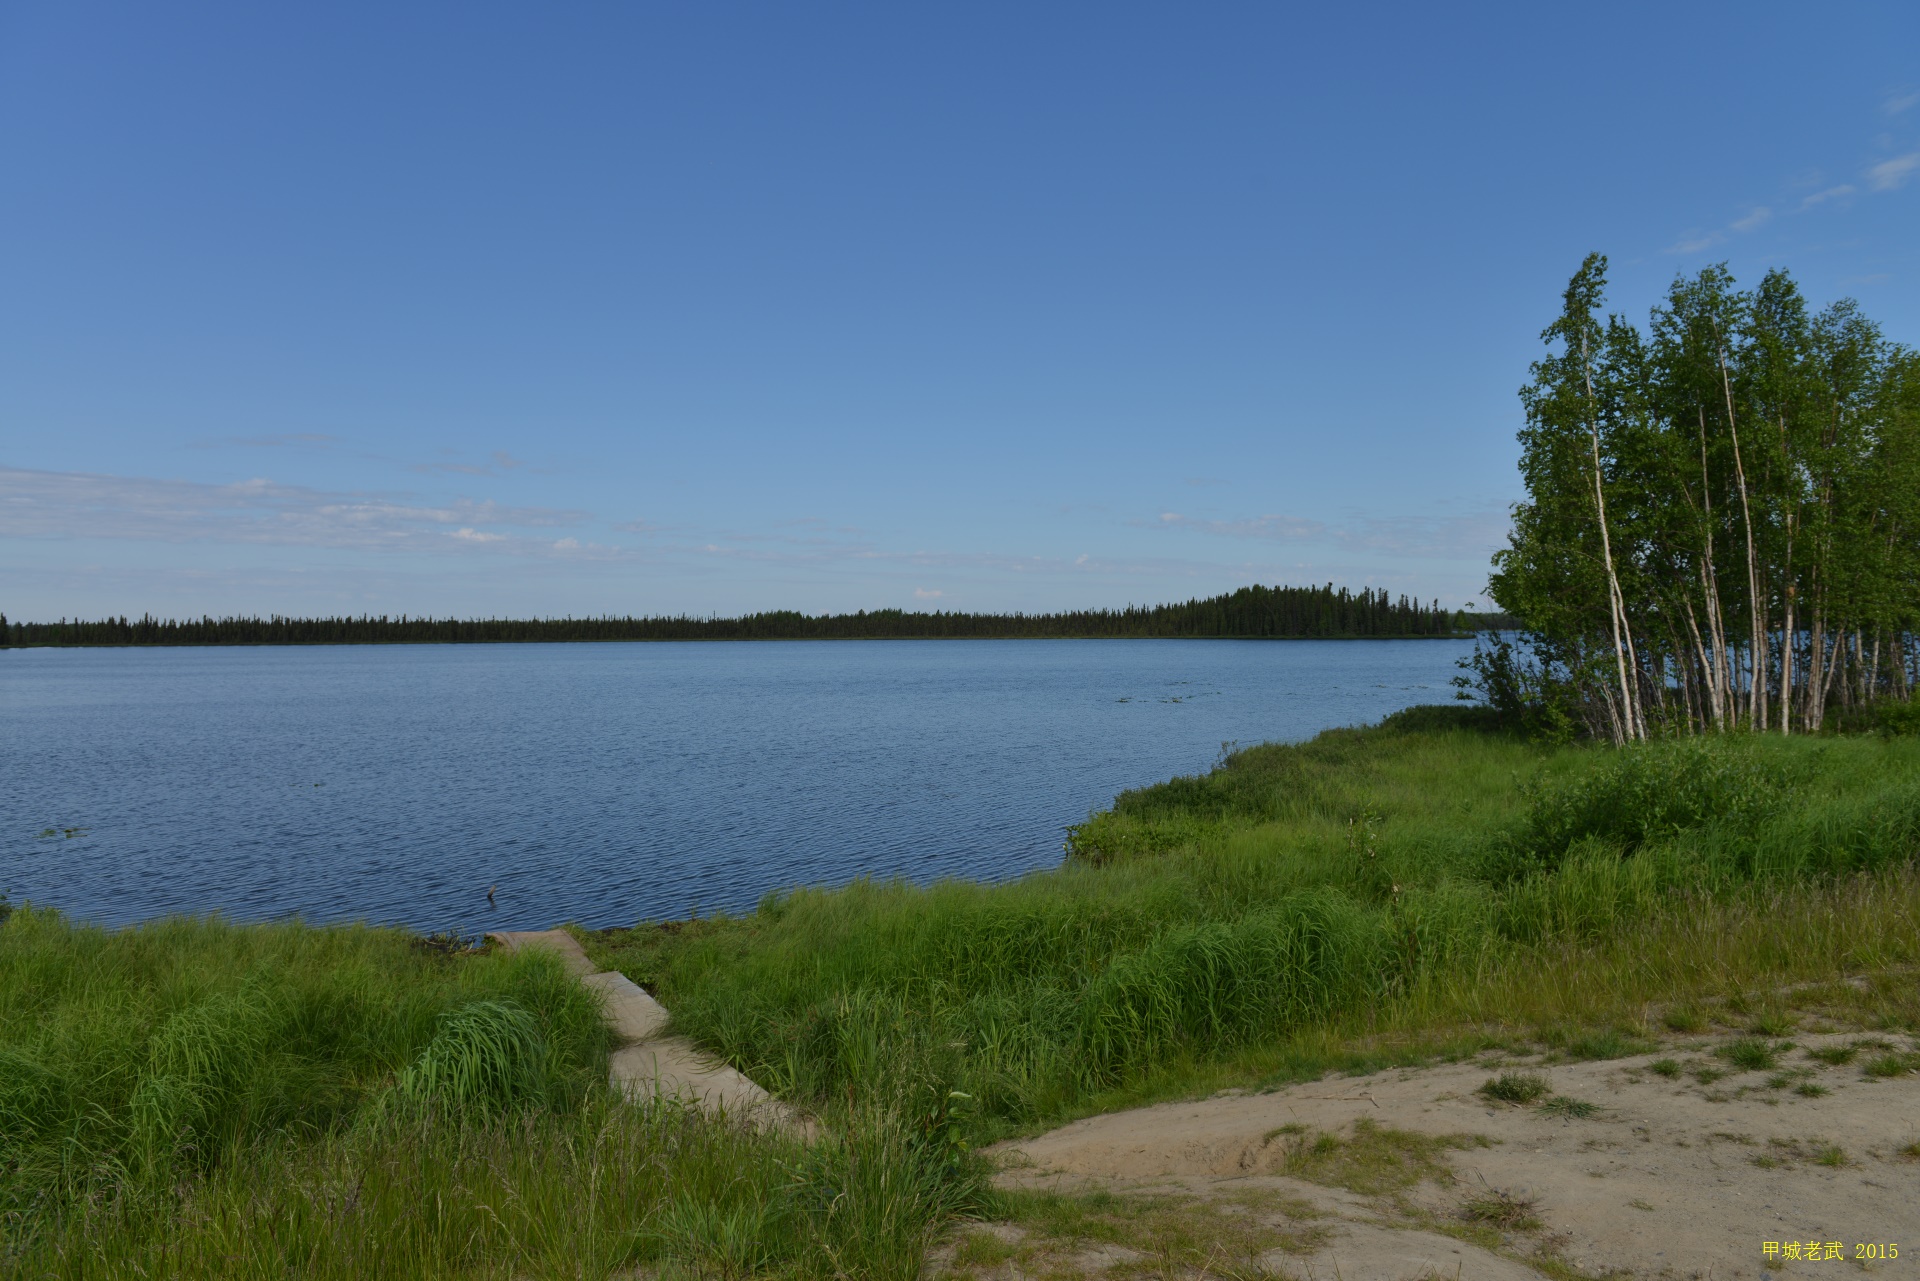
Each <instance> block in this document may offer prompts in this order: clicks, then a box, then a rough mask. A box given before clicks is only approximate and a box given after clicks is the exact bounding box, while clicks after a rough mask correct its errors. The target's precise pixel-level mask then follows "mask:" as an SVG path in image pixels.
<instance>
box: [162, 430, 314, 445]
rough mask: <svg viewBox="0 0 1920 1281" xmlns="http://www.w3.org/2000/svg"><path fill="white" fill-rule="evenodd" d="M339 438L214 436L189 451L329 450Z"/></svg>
mask: <svg viewBox="0 0 1920 1281" xmlns="http://www.w3.org/2000/svg"><path fill="white" fill-rule="evenodd" d="M340 443H341V441H340V438H339V437H338V436H328V435H325V434H324V433H321V432H312V431H296V432H285V433H282V434H280V435H277V436H212V437H209V438H207V439H205V440H196V441H193V442H192V443H191V444H189V445H188V448H189V449H300V448H305V449H329V448H331V447H333V446H334V445H338V444H340Z"/></svg>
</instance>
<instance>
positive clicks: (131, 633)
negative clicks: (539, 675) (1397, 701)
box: [0, 583, 1510, 646]
mask: <svg viewBox="0 0 1920 1281" xmlns="http://www.w3.org/2000/svg"><path fill="white" fill-rule="evenodd" d="M1506 621H1510V620H1504V619H1502V618H1500V617H1499V616H1482V615H1474V614H1465V613H1460V612H1457V611H1454V610H1448V609H1442V608H1441V607H1440V603H1439V602H1438V601H1433V602H1430V603H1422V602H1420V601H1417V600H1410V599H1408V598H1407V597H1405V596H1401V597H1398V598H1397V599H1396V598H1393V597H1390V596H1389V595H1388V594H1387V593H1386V592H1385V591H1375V590H1371V589H1366V588H1363V589H1361V590H1360V591H1358V592H1354V591H1349V590H1348V589H1346V588H1344V587H1341V588H1336V587H1334V586H1333V585H1332V584H1330V583H1329V584H1327V585H1326V586H1323V587H1260V586H1253V587H1242V588H1241V589H1239V590H1238V591H1235V592H1229V593H1227V594H1225V595H1222V596H1214V597H1210V598H1208V599H1206V600H1189V601H1186V602H1184V603H1181V604H1173V605H1151V606H1140V605H1130V606H1128V607H1127V608H1125V609H1093V610H1076V611H1071V612H1066V613H1059V614H966V613H957V612H947V611H937V612H933V613H917V612H915V613H909V612H907V611H904V610H898V609H880V610H862V611H860V612H858V613H853V614H824V615H810V614H802V613H799V612H797V611H794V610H775V611H770V612H767V613H760V614H747V615H744V616H742V617H739V618H692V617H687V616H684V615H683V616H679V617H632V616H624V617H600V618H544V619H511V618H488V619H458V618H415V617H410V616H407V615H400V616H398V617H389V616H386V615H380V616H372V615H363V616H361V617H358V618H348V617H341V618H283V617H279V616H274V617H269V618H199V619H164V620H162V619H155V618H137V619H128V618H105V619H98V620H78V619H76V620H72V621H69V620H65V619H62V620H61V621H59V622H52V623H18V622H14V623H9V622H8V621H7V620H6V616H5V615H0V644H6V645H13V646H22V645H395V644H474V643H486V642H515V641H520V642H524V641H655V640H657V641H679V640H946V639H954V640H958V639H988V638H994V639H1018V638H1032V639H1042V638H1061V639H1066V638H1075V637H1080V638H1097V637H1113V638H1125V637H1220V638H1244V639H1281V638H1307V637H1320V638H1338V637H1353V638H1361V637H1374V638H1387V637H1419V636H1453V635H1458V634H1459V633H1460V632H1462V631H1471V630H1474V629H1476V628H1481V627H1488V626H1495V627H1497V626H1500V625H1502V623H1503V622H1506Z"/></svg>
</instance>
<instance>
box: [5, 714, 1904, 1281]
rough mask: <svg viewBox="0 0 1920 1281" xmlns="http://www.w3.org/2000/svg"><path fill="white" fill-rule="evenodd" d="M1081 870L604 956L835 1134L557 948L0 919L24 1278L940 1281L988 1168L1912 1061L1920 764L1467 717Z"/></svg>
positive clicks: (1841, 752) (780, 914)
mask: <svg viewBox="0 0 1920 1281" xmlns="http://www.w3.org/2000/svg"><path fill="white" fill-rule="evenodd" d="M1069 844H1070V853H1069V856H1068V858H1067V859H1066V861H1065V862H1064V864H1063V865H1062V866H1061V867H1060V868H1058V869H1056V870H1053V871H1049V872H1045V873H1040V874H1035V875H1032V876H1028V877H1025V878H1023V879H1020V880H1018V881H1014V882H1011V883H1008V884H1003V885H993V886H986V885H978V884H970V883H959V882H947V883H941V884H938V885H934V886H931V887H927V888H914V887H911V886H907V885H902V884H886V883H876V882H863V883H858V884H855V885H852V886H849V887H847V888H845V889H841V890H835V891H800V892H796V893H792V894H786V895H780V896H775V897H771V898H769V899H768V900H767V901H766V902H764V903H763V904H762V905H761V906H760V908H759V910H757V911H755V912H754V913H752V914H749V915H746V916H742V917H735V918H727V917H721V918H711V919H705V920H699V921H692V922H678V923H669V924H650V925H644V926H641V927H638V928H635V929H633V930H620V931H608V932H604V933H599V934H594V935H589V936H586V937H587V941H588V944H589V950H590V951H592V952H593V953H594V954H595V955H596V958H597V959H598V960H599V961H600V962H601V963H602V964H603V965H609V966H612V967H614V968H620V969H623V970H624V971H625V972H627V973H628V974H629V975H630V976H632V977H633V978H635V979H637V980H639V981H640V982H642V983H643V984H645V985H646V986H648V987H650V988H652V989H653V990H654V991H655V992H656V993H657V994H658V995H660V996H661V997H662V999H663V1000H665V1002H666V1003H667V1005H668V1006H669V1008H671V1009H672V1010H673V1011H674V1016H675V1019H676V1022H677V1023H678V1024H679V1026H680V1027H681V1029H682V1030H685V1031H688V1032H690V1033H692V1034H693V1035H695V1036H696V1037H698V1038H700V1039H701V1040H702V1041H704V1042H705V1043H706V1044H708V1045H709V1046H711V1047H713V1048H716V1049H718V1050H720V1051H721V1052H723V1053H724V1054H726V1055H727V1056H728V1057H730V1058H731V1059H732V1060H733V1061H734V1062H735V1063H736V1064H738V1065H739V1066H741V1067H742V1068H744V1069H745V1070H746V1071H747V1072H748V1073H749V1074H751V1075H753V1076H754V1077H755V1078H756V1079H757V1080H759V1081H761V1082H762V1083H764V1084H766V1085H768V1086H770V1087H772V1088H774V1089H775V1090H777V1091H779V1092H782V1093H784V1094H786V1095H788V1096H789V1097H792V1098H794V1099H796V1100H798V1101H801V1102H803V1103H806V1104H807V1105H809V1106H810V1107H812V1108H813V1109H814V1110H815V1112H816V1114H817V1115H818V1116H819V1117H820V1119H821V1121H822V1123H823V1124H822V1131H823V1137H822V1138H821V1139H819V1140H818V1141H816V1142H812V1143H805V1144H803V1143H801V1142H798V1141H796V1140H794V1139H791V1138H786V1137H781V1136H779V1135H776V1134H766V1133H757V1132H755V1131H753V1130H751V1129H747V1128H744V1127H741V1126H739V1125H736V1124H734V1123H731V1122H729V1121H726V1120H724V1119H723V1120H715V1119H712V1118H708V1117H704V1116H702V1115H700V1114H698V1113H692V1112H686V1111H683V1110H680V1109H677V1108H675V1107H671V1106H647V1107H634V1106H630V1105H628V1104H627V1103H625V1102H623V1101H621V1100H619V1099H616V1098H612V1097H609V1095H608V1093H607V1091H606V1088H605V1085H604V1081H605V1074H606V1053H607V1048H608V1047H607V1044H606V1033H605V1031H604V1028H603V1026H602V1024H601V1022H600V1020H599V1016H598V1010H597V1008H596V1007H595V1006H594V1004H593V1002H592V1001H591V999H590V998H589V997H588V996H587V994H586V992H585V991H584V990H583V989H582V988H581V987H580V986H579V985H577V984H575V983H573V982H571V981H570V980H568V979H567V978H566V976H565V975H564V974H563V973H562V972H561V971H560V969H559V968H558V967H557V966H556V965H554V964H553V963H552V962H551V961H549V960H548V959H547V958H545V957H543V956H542V955H539V954H533V955H520V956H500V955H487V954H476V953H473V952H470V951H466V950H462V949H457V948H455V949H448V948H442V947H435V946H431V945H429V943H428V941H426V940H420V939H416V938H413V937H411V936H408V935H405V934H403V933H399V932H395V931H385V930H373V929H364V928H326V929H318V928H310V927H306V926H302V925H299V924H297V923H291V924H276V925H263V926H245V927H242V926H235V925H230V924H227V923H224V922H221V921H219V920H217V919H216V920H200V921H188V920H172V921H163V922H156V923H154V924H151V925H147V926H143V927H140V928H137V929H131V930H120V931H102V930H95V929H88V928H83V927H77V926H75V925H73V924H72V923H70V922H68V921H66V920H65V919H63V918H61V917H60V916H59V915H58V914H56V913H52V912H47V911H44V910H40V909H24V910H20V911H16V912H14V913H13V914H12V916H11V918H10V919H7V920H5V921H4V923H0V1273H5V1274H7V1275H14V1274H18V1275H22V1276H49V1277H81V1276H129V1277H131V1276H141V1277H161V1276H178V1277H203V1276H230V1277H250V1276H259V1275H264V1274H275V1275H287V1274H297V1275H302V1276H320V1277H327V1276H339V1277H347V1276H436V1277H437V1276H476V1277H500V1278H507V1277H549V1276H554V1277H558V1276H568V1277H593V1278H601V1277H606V1276H608V1275H611V1274H616V1273H618V1272H621V1271H623V1270H630V1269H634V1268H644V1269H665V1270H667V1271H669V1272H672V1273H674V1274H676V1275H680V1274H691V1275H696V1276H702V1277H742V1276H746V1275H753V1274H779V1275H789V1276H795V1277H806V1278H826V1277H837V1276H857V1277H911V1276H913V1275H915V1273H916V1272H917V1270H918V1267H919V1261H920V1259H921V1257H922V1254H923V1250H924V1247H925V1246H926V1244H927V1242H928V1241H929V1240H930V1239H931V1237H932V1235H933V1234H935V1233H937V1232H938V1231H939V1229H940V1228H941V1226H942V1225H943V1224H944V1223H946V1222H949V1221H951V1219H952V1218H953V1217H954V1216H955V1215H957V1214H962V1213H967V1212H974V1211H979V1210H982V1209H984V1208H988V1207H990V1205H991V1199H990V1197H989V1196H988V1195H987V1194H986V1193H985V1191H984V1190H983V1185H982V1182H981V1168H980V1165H979V1163H978V1162H977V1160H976V1159H975V1158H974V1157H972V1156H971V1155H970V1152H969V1149H970V1147H971V1146H974V1145H977V1144H979V1143H980V1142H983V1141H986V1140H990V1139H992V1138H995V1137H998V1136H1001V1135H1004V1134H1008V1133H1012V1132H1016V1131H1021V1130H1033V1129H1038V1128H1041V1127H1044V1126H1045V1125H1048V1124H1050V1123H1052V1122H1055V1121H1059V1120H1062V1119H1065V1118H1068V1117H1071V1116H1075V1115H1080V1114H1084V1113H1087V1112H1091V1111H1097V1110H1101V1109H1104V1108H1108V1107H1113V1106H1119V1105H1123V1104H1126V1103H1129V1102H1134V1101H1139V1100H1145V1099H1150V1098H1157V1097H1167V1096H1172V1095H1181V1094H1193V1093H1196V1092H1204V1091H1206V1090H1208V1089H1210V1088H1213V1087H1215V1086H1220V1085H1226V1084H1238V1085H1246V1084H1260V1083H1264V1082H1274V1081H1281V1080H1289V1079H1299V1078H1302V1077H1309V1076H1314V1075H1317V1074H1319V1073H1321V1072H1323V1071H1326V1070H1328V1069H1329V1068H1334V1069H1362V1068H1372V1067H1377V1066H1381V1065H1383V1064H1387V1063H1393V1062H1411V1061H1417V1060H1420V1059H1424V1058H1430V1057H1434V1056H1440V1055H1448V1054H1455V1053H1465V1052H1471V1051H1474V1050H1478V1049H1480V1048H1483V1047H1485V1046H1488V1045H1493V1044H1503V1045H1518V1044H1520V1043H1523V1042H1524V1043H1526V1044H1528V1045H1531V1046H1535V1047H1538V1046H1540V1045H1543V1044H1544V1045H1546V1046H1549V1047H1553V1048H1555V1049H1557V1050H1558V1051H1559V1052H1560V1053H1562V1054H1566V1055H1569V1056H1576V1057H1606V1056H1609V1055H1615V1054H1620V1053H1624V1052H1628V1051H1629V1050H1630V1049H1631V1048H1632V1047H1633V1045H1634V1044H1635V1041H1636V1039H1638V1038H1643V1037H1648V1036H1652V1035H1656V1034H1658V1033H1660V1032H1661V1031H1663V1030H1665V1029H1675V1030H1681V1031H1696V1030H1701V1029H1704V1028H1707V1027H1709V1026H1712V1025H1713V1024H1715V1023H1721V1024H1727V1025H1731V1026H1739V1027H1752V1028H1756V1029H1759V1030H1762V1031H1767V1032H1768V1034H1769V1035H1772V1034H1775V1033H1776V1032H1777V1031H1778V1030H1779V1029H1780V1028H1781V1027H1783V1026H1784V1023H1785V1020H1786V1019H1787V1018H1788V1017H1789V1016H1790V1014H1791V1013H1792V1011H1793V1010H1794V1009H1796V1008H1798V1009H1805V1008H1817V1009H1819V1010H1820V1011H1821V1012H1822V1013H1823V1014H1824V1015H1826V1016H1827V1017H1829V1018H1831V1019H1835V1020H1838V1021H1840V1022H1842V1023H1851V1024H1854V1025H1858V1026H1865V1027H1887V1028H1899V1029H1902V1030H1908V1031H1911V1030H1914V1029H1916V1028H1920V983H1916V982H1915V980H1914V974H1915V969H1916V967H1920V871H1917V870H1916V865H1915V855H1916V852H1917V851H1920V741H1916V740H1914V739H1911V738H1897V737H1884V736H1871V737H1869V736H1861V737H1851V738H1842V737H1835V738H1825V739H1819V740H1787V741H1782V740H1780V739H1777V738H1768V739H1747V738H1736V739H1729V740H1724V741H1713V740H1697V741H1687V742H1675V743H1661V744H1653V745H1648V746H1644V747H1638V748H1633V749H1629V750H1626V751H1613V750H1610V749H1599V748H1589V747H1553V748H1547V747H1541V746H1539V745H1536V744H1530V743H1527V742H1523V741H1521V740H1518V739H1515V738H1511V737H1507V736H1504V735H1502V734H1499V733H1496V732H1491V731H1490V730H1489V729H1488V727H1485V726H1482V725H1479V724H1478V723H1477V722H1476V721H1475V719H1474V713H1472V712H1460V711H1457V710H1452V709H1443V710H1439V711H1436V710H1434V709H1425V710H1416V711H1415V712H1413V713H1409V714H1403V715H1401V716H1400V717H1396V718H1394V719H1393V720H1391V721H1390V722H1389V723H1387V724H1386V725H1384V726H1381V727H1377V728H1374V729H1368V730H1345V731H1335V732H1330V733H1327V734H1323V735H1321V736H1320V737H1319V738H1317V739H1315V740H1313V741H1312V742H1309V743H1304V744H1298V745H1292V746H1263V747H1258V748H1253V749H1250V750H1247V751H1243V752H1239V753H1237V754H1235V755H1233V756H1231V757H1229V758H1227V759H1225V760H1223V761H1222V762H1221V764H1220V766H1219V767H1218V768H1216V769H1215V770H1213V771H1211V772H1210V773H1208V774H1206V775H1204V776H1200V777H1195V778H1185V779H1176V780H1172V781H1170V782H1168V783H1164V784H1161V785H1159V786H1157V787H1151V788H1146V789H1142V790H1140V791H1136V792H1130V793H1127V794H1126V795H1124V796H1122V797H1120V798H1119V799H1118V801H1117V802H1116V804H1115V805H1114V806H1113V807H1112V808H1111V809H1110V810H1109V811H1106V812H1104V813H1102V814H1099V815H1096V816H1094V817H1093V818H1091V819H1090V820H1089V821H1088V822H1087V823H1085V824H1083V825H1081V826H1079V827H1078V828H1076V829H1074V831H1073V832H1072V835H1071V840H1070V842H1069Z"/></svg>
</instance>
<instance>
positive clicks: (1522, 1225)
mask: <svg viewBox="0 0 1920 1281" xmlns="http://www.w3.org/2000/svg"><path fill="white" fill-rule="evenodd" d="M1539 1209H1540V1203H1539V1201H1538V1200H1537V1199H1536V1198H1534V1197H1522V1196H1515V1195H1513V1194H1512V1193H1511V1192H1507V1191H1505V1190H1504V1189H1500V1188H1493V1189H1489V1190H1488V1191H1486V1192H1483V1193H1481V1194H1479V1195H1478V1196H1473V1197H1469V1198H1467V1200H1466V1202H1465V1203H1464V1204H1462V1205H1461V1207H1460V1214H1461V1217H1463V1218H1465V1219H1466V1220H1467V1221H1468V1222H1470V1223H1484V1224H1486V1225H1487V1226H1488V1227H1492V1228H1498V1229H1499V1230H1500V1231H1502V1232H1524V1231H1527V1230H1528V1229H1531V1228H1537V1227H1539V1226H1540V1217H1539Z"/></svg>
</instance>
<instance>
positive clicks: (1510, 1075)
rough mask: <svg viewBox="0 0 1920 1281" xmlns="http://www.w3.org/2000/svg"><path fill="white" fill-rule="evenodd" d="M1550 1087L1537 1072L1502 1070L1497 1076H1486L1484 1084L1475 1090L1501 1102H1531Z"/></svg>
mask: <svg viewBox="0 0 1920 1281" xmlns="http://www.w3.org/2000/svg"><path fill="white" fill-rule="evenodd" d="M1551 1088H1552V1087H1551V1086H1549V1085H1548V1084H1547V1078H1545V1077H1544V1076H1540V1075H1538V1074H1537V1073H1533V1072H1502V1073H1501V1074H1500V1075H1499V1076H1496V1077H1488V1078H1487V1081H1486V1084H1484V1085H1482V1086H1481V1087H1480V1089H1479V1090H1478V1091H1477V1092H1478V1093H1479V1094H1481V1095H1484V1096H1485V1097H1487V1098H1489V1099H1494V1100H1496V1101H1498V1102H1501V1103H1532V1102H1533V1101H1535V1100H1536V1099H1539V1098H1541V1097H1543V1096H1544V1095H1545V1094H1546V1093H1547V1091H1548V1090H1549V1089H1551Z"/></svg>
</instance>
